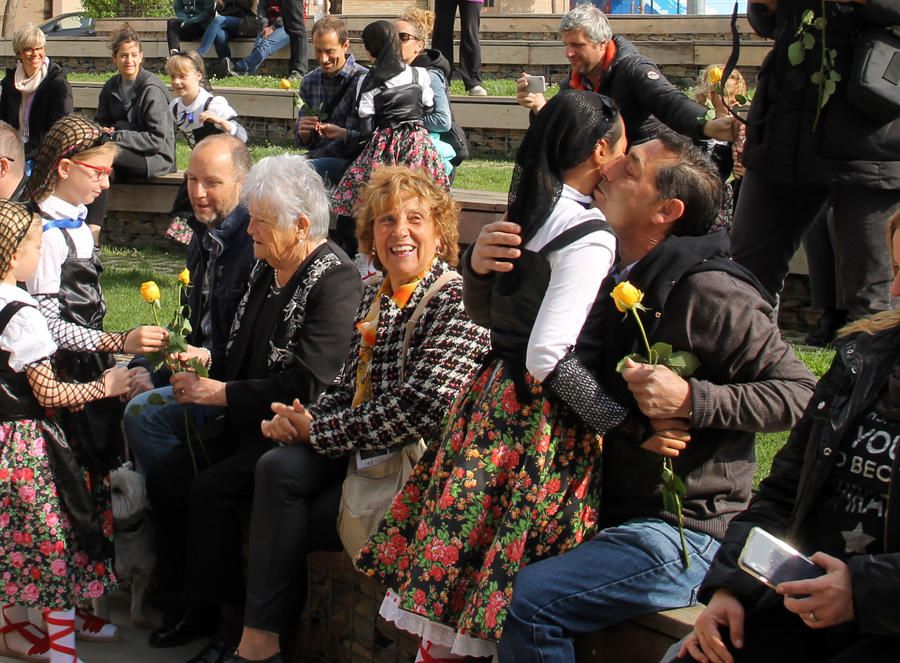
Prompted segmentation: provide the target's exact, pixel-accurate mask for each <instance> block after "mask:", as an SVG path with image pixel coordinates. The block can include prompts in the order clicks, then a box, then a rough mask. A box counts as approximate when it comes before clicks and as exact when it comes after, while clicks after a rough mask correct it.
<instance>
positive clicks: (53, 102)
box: [0, 60, 73, 159]
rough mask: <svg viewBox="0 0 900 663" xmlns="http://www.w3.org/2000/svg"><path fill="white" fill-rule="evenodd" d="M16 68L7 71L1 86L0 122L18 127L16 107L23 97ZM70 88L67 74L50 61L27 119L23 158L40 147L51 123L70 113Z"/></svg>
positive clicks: (30, 157)
mask: <svg viewBox="0 0 900 663" xmlns="http://www.w3.org/2000/svg"><path fill="white" fill-rule="evenodd" d="M15 80H16V68H15V67H10V68H9V69H7V70H6V77H5V78H4V79H3V81H2V82H0V120H3V121H4V122H6V123H7V124H10V125H12V126H13V127H15V128H16V129H21V128H22V127H20V126H19V106H20V105H21V103H22V94H21V93H20V92H19V91H18V90H17V89H16V86H15ZM72 109H73V102H72V86H71V85H69V81H68V80H67V79H66V70H65V69H63V68H62V67H61V66H59V65H58V64H56V63H55V62H53V61H52V60H51V61H50V64H49V65H48V67H47V75H46V76H45V77H44V80H43V81H41V84H40V85H39V86H38V89H37V90H36V91H35V93H34V99H33V100H32V102H31V113H30V115H29V117H28V142H27V143H26V144H25V158H26V159H32V158H34V155H35V154H36V153H37V150H38V147H40V145H41V139H42V138H43V137H44V134H45V133H46V132H47V129H49V128H50V127H51V126H52V125H53V123H54V122H56V121H57V120H58V119H59V118H61V117H65V116H66V115H68V114H69V113H71V112H72Z"/></svg>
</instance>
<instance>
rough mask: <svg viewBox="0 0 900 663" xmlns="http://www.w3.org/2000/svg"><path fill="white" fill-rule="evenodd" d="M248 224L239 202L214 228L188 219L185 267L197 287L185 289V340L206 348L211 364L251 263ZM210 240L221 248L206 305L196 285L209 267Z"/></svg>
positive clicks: (224, 338) (228, 327)
mask: <svg viewBox="0 0 900 663" xmlns="http://www.w3.org/2000/svg"><path fill="white" fill-rule="evenodd" d="M249 224H250V214H249V212H247V207H246V206H245V205H243V204H240V205H238V206H237V207H236V208H235V209H234V210H233V211H232V212H231V214H229V215H228V216H227V217H225V219H224V220H223V221H222V222H221V223H220V224H219V225H218V226H216V227H215V228H210V227H209V226H207V225H206V224H203V223H200V222H199V221H197V220H196V219H194V218H193V217H191V218H190V219H189V220H188V225H189V226H190V227H191V230H193V231H194V237H193V238H192V239H191V243H190V244H189V245H188V250H187V268H188V269H189V270H190V272H191V281H193V282H195V283H197V284H198V287H195V288H191V289H190V290H189V291H188V298H187V305H188V306H189V307H190V311H189V319H190V322H191V328H192V329H193V331H192V332H191V334H190V336H189V337H188V343H190V344H192V345H197V346H200V345H202V346H204V347H206V348H209V349H210V351H211V352H212V357H213V366H215V365H216V363H219V362H218V361H217V360H221V359H224V357H225V347H226V344H227V343H228V336H229V334H230V332H231V323H232V322H233V321H234V315H235V311H237V307H238V303H239V302H240V301H241V297H243V295H244V291H245V290H246V288H247V280H248V278H249V276H250V268H251V267H252V266H253V240H252V239H251V238H250V235H248V234H247V226H248V225H249ZM213 243H215V244H218V245H219V246H220V247H221V249H220V250H221V253H219V256H218V258H216V264H215V270H214V273H213V274H212V275H211V280H212V283H211V285H210V289H209V301H208V302H207V306H203V288H201V287H199V284H200V283H202V282H203V281H202V278H203V275H205V274H206V271H207V268H208V266H209V262H210V257H211V256H210V254H211V246H212V244H213ZM207 310H208V311H209V315H210V321H211V328H210V333H209V337H208V338H203V336H202V331H201V327H200V322H201V320H202V319H203V314H204V313H205V312H206V311H207Z"/></svg>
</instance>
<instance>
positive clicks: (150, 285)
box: [141, 281, 159, 304]
mask: <svg viewBox="0 0 900 663" xmlns="http://www.w3.org/2000/svg"><path fill="white" fill-rule="evenodd" d="M141 297H143V298H144V301H145V302H147V303H148V304H156V303H158V302H159V286H158V285H156V282H155V281H144V282H143V283H141Z"/></svg>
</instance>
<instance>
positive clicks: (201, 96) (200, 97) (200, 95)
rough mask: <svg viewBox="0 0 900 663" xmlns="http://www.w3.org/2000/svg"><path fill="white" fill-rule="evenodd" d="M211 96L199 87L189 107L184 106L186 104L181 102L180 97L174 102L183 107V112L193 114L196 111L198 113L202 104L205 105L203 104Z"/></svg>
mask: <svg viewBox="0 0 900 663" xmlns="http://www.w3.org/2000/svg"><path fill="white" fill-rule="evenodd" d="M211 96H212V95H211V94H210V93H209V92H207V91H206V90H205V89H204V88H202V87H201V88H200V89H199V90H198V91H197V96H196V97H194V101H193V102H192V103H191V105H190V106H188V105H186V104H185V103H184V102H183V101H182V100H181V97H178V98H177V99H176V100H175V102H176V103H177V104H178V105H179V106H181V107H183V108H184V110H185V111H187V112H188V113H193V112H196V111H198V110H202V109H203V104H205V103H206V100H207V99H209V98H210V97H211Z"/></svg>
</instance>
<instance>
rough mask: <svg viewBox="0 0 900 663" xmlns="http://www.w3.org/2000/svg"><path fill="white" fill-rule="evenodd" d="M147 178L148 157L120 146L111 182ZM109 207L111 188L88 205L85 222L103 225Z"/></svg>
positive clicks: (90, 224)
mask: <svg viewBox="0 0 900 663" xmlns="http://www.w3.org/2000/svg"><path fill="white" fill-rule="evenodd" d="M145 179H147V158H146V157H143V156H141V155H140V154H138V153H137V152H132V151H131V150H129V149H128V148H127V147H121V146H120V147H119V152H118V154H117V155H116V160H115V161H114V162H113V174H112V177H111V178H110V180H109V183H110V184H112V183H113V182H116V181H127V180H145ZM108 208H109V189H105V190H104V191H103V193H101V194H100V195H99V196H97V198H96V199H95V200H94V202H92V203H91V204H90V205H88V206H87V209H88V213H87V218H86V219H85V223H87V224H88V225H89V226H102V225H103V221H104V219H106V210H107V209H108Z"/></svg>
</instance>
